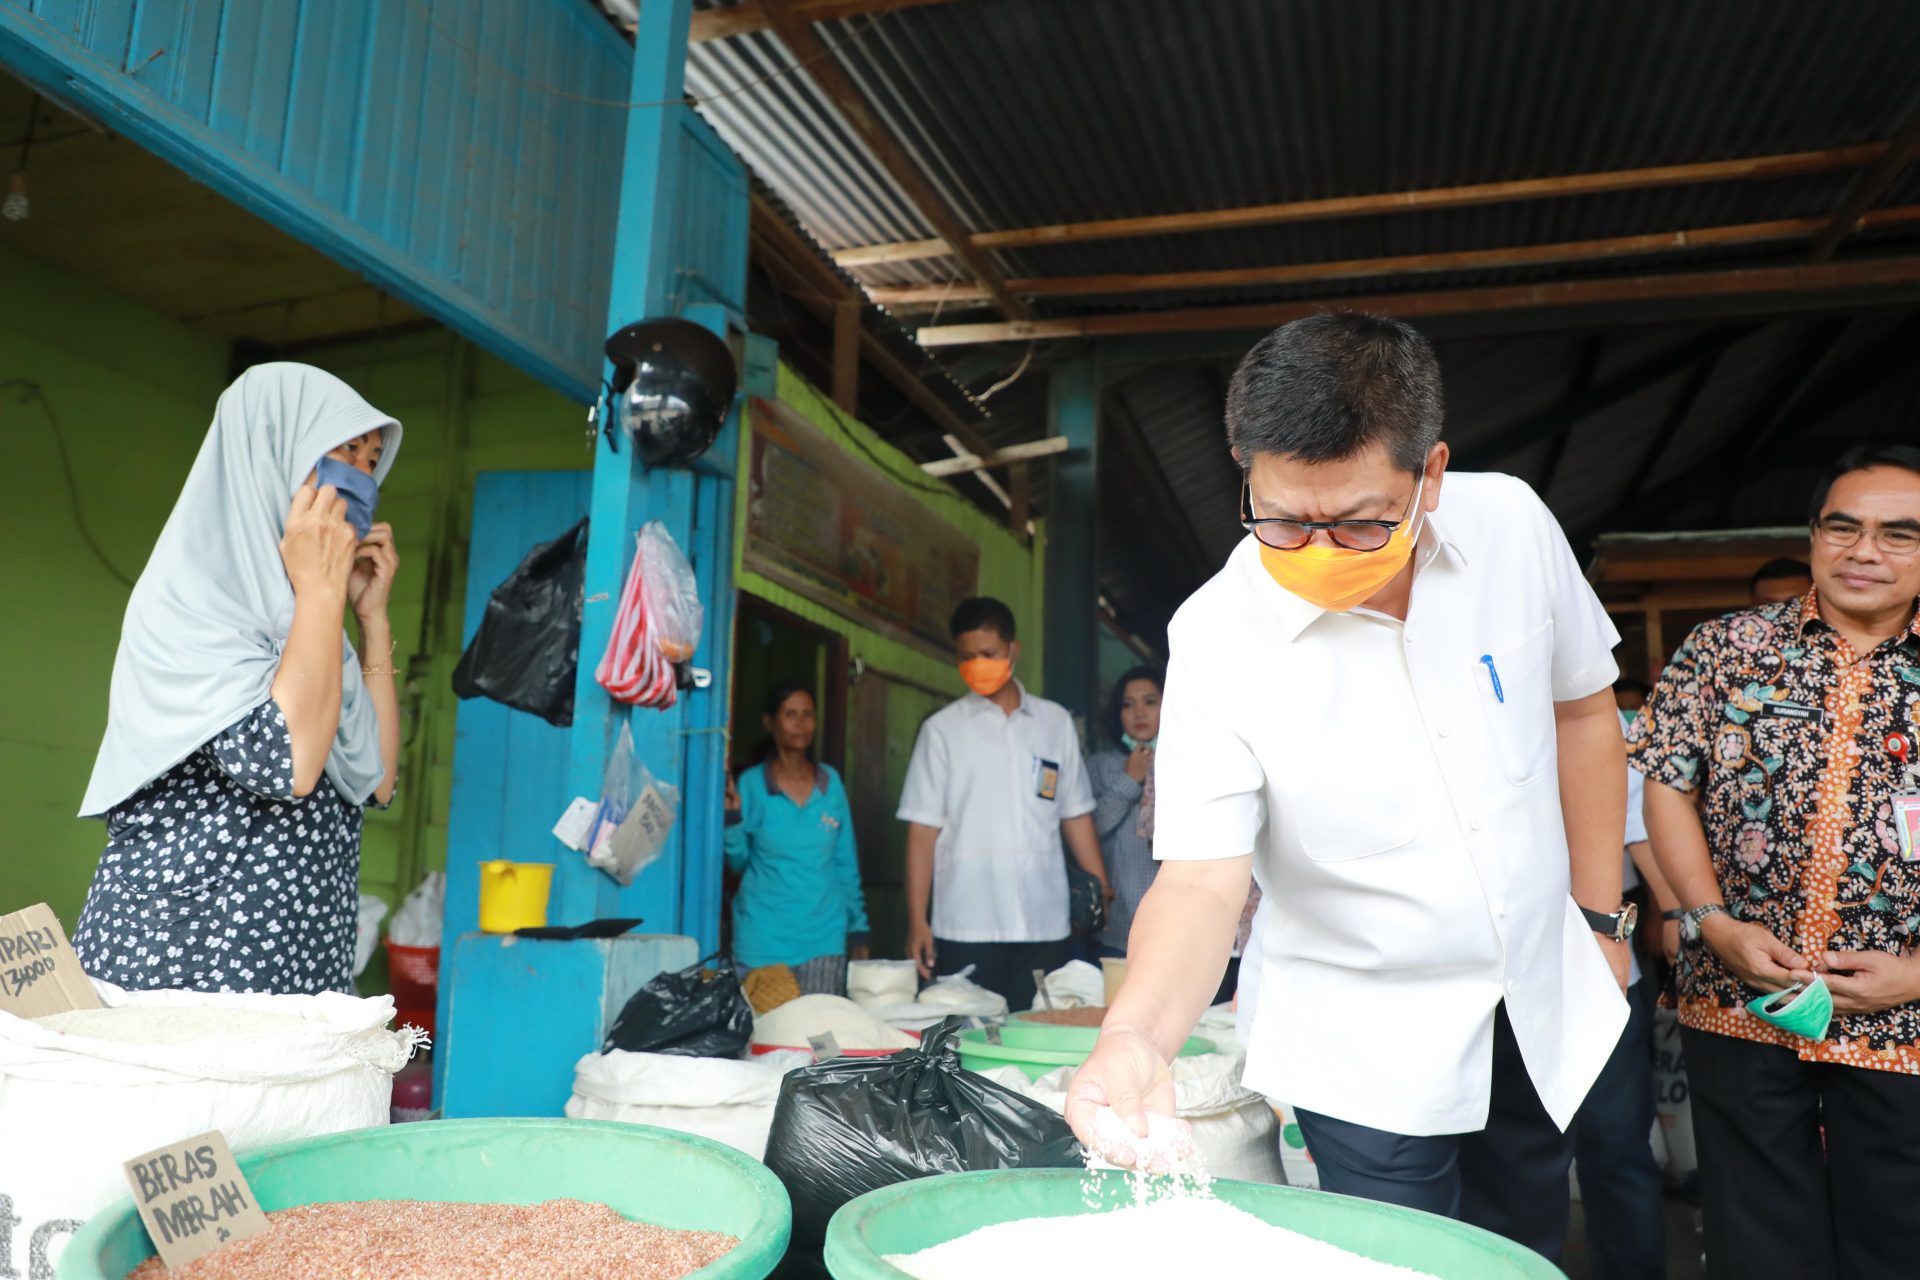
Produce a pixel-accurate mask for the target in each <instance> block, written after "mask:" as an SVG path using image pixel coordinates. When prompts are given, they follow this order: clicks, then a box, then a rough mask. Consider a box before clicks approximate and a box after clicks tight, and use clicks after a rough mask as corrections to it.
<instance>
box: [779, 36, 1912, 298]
mask: <svg viewBox="0 0 1920 1280" xmlns="http://www.w3.org/2000/svg"><path fill="white" fill-rule="evenodd" d="M794 52H795V53H796V54H798V52H799V51H798V50H795V51H794ZM1886 152H1887V144H1886V143H1884V142H1865V143H1860V144H1857V145H1855V146H1847V147H1829V148H1826V149H1824V150H1820V151H1795V152H1789V153H1786V154H1782V155H1769V156H1750V157H1747V158H1744V159H1738V160H1707V161H1702V162H1699V163H1695V164H1669V165H1656V166H1653V167H1650V168H1641V169H1611V170H1604V171H1602V172H1599V173H1577V174H1567V175H1563V176H1560V177H1553V178H1519V179H1514V180H1512V181H1507V182H1478V183H1472V184H1469V185H1466V186H1455V187H1425V188H1421V189H1418V190H1414V191H1387V192H1380V193H1377V194H1372V195H1361V196H1334V197H1331V198H1328V199H1322V200H1292V201H1287V202H1284V203H1281V204H1256V205H1245V206H1242V207H1239V208H1233V209H1206V210H1199V211H1195V212H1191V213H1169V214H1157V215H1153V216H1150V217H1144V218H1107V219H1102V220H1099V221H1093V222H1063V223H1055V224H1052V225H1049V226H1040V227H1020V228H1016V229H1012V230H1006V231H982V232H979V233H977V234H975V235H974V236H972V237H971V245H972V247H973V248H975V249H1027V248H1032V247H1034V246H1035V245H1045V244H1069V243H1076V242H1081V241H1087V240H1121V239H1128V238H1131V237H1135V236H1163V235H1176V234H1179V233H1183V232H1189V231H1226V230H1233V229H1237V228H1243V227H1267V226H1277V225H1280V224H1283V223H1289V222H1317V221H1322V220H1326V219H1332V218H1359V217H1367V216H1370V215H1373V214H1387V213H1418V212H1421V211H1422V210H1429V209H1461V208H1467V207H1469V206H1472V205H1483V204H1500V203H1503V202H1506V201H1512V200H1543V199H1556V198H1561V197H1566V196H1589V195H1600V194H1603V193H1606V192H1612V191H1645V190H1651V189H1653V188H1656V187H1678V186H1687V185H1690V184H1693V183H1707V182H1753V181H1759V180H1764V179H1768V178H1797V177H1804V176H1805V175H1807V174H1813V173H1830V172H1832V171H1834V170H1836V169H1858V168H1860V167H1861V166H1862V165H1868V164H1872V163H1873V162H1874V161H1876V160H1878V159H1880V158H1881V157H1882V156H1883V155H1885V154H1886ZM941 234H942V235H944V234H946V233H945V232H944V231H943V232H941ZM948 252H949V248H948V246H947V243H946V242H945V241H943V240H908V241H901V242H899V243H895V244H877V245H862V246H860V247H858V248H852V249H840V250H837V251H836V252H835V253H834V255H833V260H834V261H835V262H837V263H838V264H839V265H841V266H843V267H864V266H876V265H879V264H881V263H887V262H906V261H912V260H916V259H920V258H937V257H943V256H945V255H946V254H947V253H948Z"/></svg>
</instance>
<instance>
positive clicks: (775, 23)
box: [760, 0, 1031, 319]
mask: <svg viewBox="0 0 1920 1280" xmlns="http://www.w3.org/2000/svg"><path fill="white" fill-rule="evenodd" d="M760 8H761V9H762V10H764V11H765V13H766V15H767V18H768V21H769V22H770V23H771V24H772V28H773V31H774V33H775V34H776V35H778V36H779V37H780V40H781V42H782V43H783V44H785V45H786V46H787V51H788V52H789V53H791V54H793V56H794V58H795V59H797V60H798V61H799V62H800V63H802V64H803V65H804V66H805V67H806V69H807V74H808V75H809V76H811V77H812V78H813V82H814V83H815V84H816V85H818V86H819V87H820V91H821V92H822V93H824V94H826V95H827V98H828V99H829V100H830V101H831V102H832V103H833V105H834V106H835V107H836V108H837V109H838V110H839V112H840V115H841V118H842V119H844V120H845V121H846V123H847V127H848V128H849V129H851V130H852V131H853V132H854V134H855V135H856V136H857V137H858V138H859V139H860V141H862V142H864V143H865V144H866V146H867V149H868V150H869V151H871V152H872V153H873V157H874V159H876V160H878V161H879V162H880V167H881V168H883V169H885V170H886V171H887V173H888V175H889V176H891V177H892V178H893V180H894V182H895V183H896V184H897V185H898V186H899V187H900V190H901V192H902V193H903V194H904V195H905V196H906V197H907V199H908V200H909V201H911V202H912V203H913V205H914V207H915V208H917V209H918V210H919V211H920V215H921V216H922V217H924V218H925V219H926V220H927V222H928V223H929V224H930V225H931V226H932V227H933V229H934V230H935V231H936V232H938V233H939V234H940V236H941V237H942V238H943V239H945V240H946V241H947V242H948V243H949V244H951V245H952V246H953V252H954V253H955V254H956V255H957V256H958V257H959V259H960V261H961V263H962V264H963V265H965V267H966V268H967V270H968V271H969V272H970V273H972V275H973V278H974V279H975V280H978V281H979V282H980V283H981V285H982V286H984V287H985V289H986V290H987V292H988V293H989V294H991V295H992V296H993V300H994V303H995V305H997V306H998V307H999V309H1000V311H1001V313H1002V314H1003V315H1006V316H1009V317H1012V318H1014V319H1024V318H1025V317H1026V316H1028V315H1030V314H1031V312H1030V311H1029V310H1028V308H1027V304H1026V303H1024V302H1022V301H1021V300H1020V299H1019V298H1017V297H1015V296H1014V295H1013V294H1011V293H1009V292H1007V289H1006V286H1005V285H1003V284H1002V283H1001V281H1000V272H999V270H998V269H997V268H996V267H995V266H994V265H993V263H992V262H991V261H990V260H989V259H988V257H987V255H986V253H985V252H984V251H982V250H980V249H977V248H975V247H974V246H973V245H972V244H971V243H970V240H969V236H970V233H969V232H968V230H967V228H966V227H965V226H964V225H963V224H962V223H961V221H960V217H959V215H958V214H956V213H955V212H954V211H953V209H952V208H951V207H950V206H949V205H948V204H947V201H946V198H945V197H944V196H942V195H941V194H940V192H939V191H937V190H935V188H934V185H933V183H931V182H930V181H928V180H927V176H926V175H925V174H923V173H922V172H920V166H919V165H918V164H917V163H915V161H914V159H913V157H912V156H910V155H908V154H907V149H906V148H905V147H903V146H901V145H900V140H899V139H897V138H895V137H894V136H893V130H892V129H890V128H888V127H887V125H886V124H885V123H883V122H882V121H881V119H880V117H879V115H878V114H877V113H875V111H874V110H873V108H872V106H871V105H870V104H869V103H868V102H867V98H866V95H865V94H864V93H862V92H861V91H860V89H859V87H858V86H857V85H855V84H854V83H853V77H851V76H849V75H848V74H847V73H846V71H845V70H844V69H843V68H842V67H841V66H840V63H839V62H838V61H837V60H836V59H835V58H834V56H833V52H832V50H830V49H829V48H828V47H827V46H826V45H825V44H824V43H822V42H821V39H820V37H819V36H817V35H815V34H814V30H813V27H812V26H811V25H809V23H810V20H809V19H807V18H805V17H803V16H802V15H801V13H800V10H799V7H798V4H797V3H796V0H760Z"/></svg>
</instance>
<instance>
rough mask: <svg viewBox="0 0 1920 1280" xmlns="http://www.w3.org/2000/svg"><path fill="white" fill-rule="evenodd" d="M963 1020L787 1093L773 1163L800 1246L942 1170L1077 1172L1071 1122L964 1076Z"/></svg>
mask: <svg viewBox="0 0 1920 1280" xmlns="http://www.w3.org/2000/svg"><path fill="white" fill-rule="evenodd" d="M958 1034H959V1028H958V1024H957V1023H951V1022H950V1023H947V1024H944V1025H942V1026H941V1027H939V1028H938V1029H936V1030H934V1031H930V1032H928V1034H927V1037H926V1039H925V1040H924V1041H923V1042H922V1047H921V1048H919V1049H917V1050H916V1049H905V1050H902V1051H901V1052H899V1053H896V1054H894V1055H892V1056H891V1057H886V1058H839V1059H835V1060H834V1061H832V1062H823V1063H819V1064H817V1065H814V1066H810V1067H803V1068H802V1069H800V1070H798V1071H795V1072H793V1073H792V1074H790V1075H788V1076H787V1078H786V1079H785V1081H783V1082H782V1084H781V1086H780V1102H779V1106H778V1107H777V1108H776V1109H775V1111H774V1117H773V1131H772V1132H771V1133H770V1134H769V1135H768V1138H767V1152H766V1163H767V1167H768V1168H769V1169H772V1170H773V1171H774V1173H776V1174H778V1175H779V1177H780V1181H781V1182H783V1183H785V1184H786V1187H787V1191H788V1193H789V1194H790V1195H792V1197H793V1247H794V1250H795V1251H796V1252H797V1253H800V1254H803V1255H807V1254H818V1252H819V1250H820V1248H821V1246H822V1245H823V1244H824V1243H825V1240H826V1232H827V1222H828V1220H829V1219H831V1218H832V1217H833V1215H834V1214H835V1213H836V1212H837V1211H838V1210H839V1209H840V1207H841V1206H842V1205H844V1204H846V1203H847V1202H848V1201H849V1200H852V1199H854V1198H855V1197H857V1196H862V1195H865V1194H866V1193H867V1192H869V1191H873V1190H877V1189H878V1188H880V1187H887V1186H892V1185H893V1184H895V1183H897V1182H906V1181H909V1180H910V1179H913V1178H925V1177H929V1176H931V1175H933V1174H937V1173H966V1172H968V1171H971V1170H977V1169H1077V1168H1080V1167H1081V1162H1082V1152H1081V1150H1080V1145H1079V1143H1077V1142H1075V1141H1074V1137H1073V1132H1072V1130H1070V1129H1068V1128H1067V1122H1066V1121H1065V1120H1064V1119H1063V1118H1061V1116H1060V1115H1059V1114H1057V1113H1056V1112H1054V1111H1052V1110H1051V1109H1049V1108H1047V1107H1044V1106H1042V1105H1040V1104H1039V1103H1037V1102H1033V1101H1031V1100H1029V1099H1027V1098H1024V1097H1021V1096H1020V1095H1019V1094H1017V1093H1015V1092H1013V1091H1012V1090H1011V1089H1005V1088H1002V1087H1001V1086H999V1085H997V1084H994V1083H993V1082H992V1081H990V1080H988V1079H986V1078H985V1077H983V1076H979V1075H976V1074H975V1073H973V1072H971V1071H966V1070H963V1069H962V1068H961V1066H960V1055H959V1053H958V1052H957V1050H956V1049H955V1047H954V1038H955V1037H956V1036H957V1035H958Z"/></svg>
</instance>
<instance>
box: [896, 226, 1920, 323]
mask: <svg viewBox="0 0 1920 1280" xmlns="http://www.w3.org/2000/svg"><path fill="white" fill-rule="evenodd" d="M1828 221H1829V220H1828V219H1827V218H1825V217H1818V218H1782V219H1778V220H1776V221H1772V222H1746V223H1739V224H1736V225H1732V226H1720V227H1700V228H1696V229H1694V230H1691V231H1663V232H1656V233H1652V234H1648V235H1634V236H1611V237H1608V238H1606V239H1601V240H1572V241H1565V242H1562V243H1559V244H1536V245H1515V246H1510V247H1507V248H1500V249H1466V250H1459V251H1455V252H1451V253H1410V254H1400V255H1398V256H1395V257H1387V258H1351V259H1347V260H1345V261H1339V262H1294V263H1287V264H1285V265H1282V266H1273V267H1234V268H1229V269H1227V270H1222V271H1167V272H1160V273H1156V274H1152V275H1102V276H1052V277H1038V278H1033V279H1012V280H1008V281H1007V288H1008V289H1010V290H1011V291H1013V292H1014V293H1017V294H1020V295H1022V296H1023V297H1034V298H1061V297H1073V296H1080V295H1086V294H1126V293H1155V292H1160V291H1164V290H1173V289H1182V290H1202V289H1232V288H1246V287H1249V286H1255V285H1282V284H1302V283H1311V282H1314V281H1318V280H1360V279H1367V278H1369V277H1377V276H1394V275H1423V274H1427V273H1430V272H1439V271H1492V270H1498V269H1501V268H1506V267H1538V266H1551V265H1556V264H1564V263H1572V262H1594V261H1603V260H1605V259H1608V258H1623V257H1640V256H1647V255H1655V254H1663V253H1678V252H1684V251H1686V250H1689V249H1708V248H1723V247H1726V246H1729V245H1747V244H1766V243H1769V242H1774V241H1781V240H1802V239H1806V238H1808V237H1810V236H1814V235H1817V234H1819V233H1820V232H1821V231H1822V230H1824V229H1825V228H1826V227H1827V225H1828ZM1857 221H1858V222H1859V223H1860V225H1861V226H1863V227H1880V226H1902V225H1906V224H1909V223H1915V222H1920V205H1903V206H1901V207H1899V208H1895V209H1879V210H1875V211H1873V212H1871V213H1868V214H1865V215H1863V216H1862V217H1860V218H1858V219H1857ZM867 296H868V297H870V298H871V299H873V301H874V302H876V303H878V304H880V305H881V306H883V307H899V306H912V305H918V304H928V303H939V302H949V303H953V302H984V301H986V300H987V297H988V295H987V292H986V290H984V289H982V288H981V287H980V286H978V285H974V284H938V285H910V286H901V287H894V288H887V287H881V288H873V289H869V290H867Z"/></svg>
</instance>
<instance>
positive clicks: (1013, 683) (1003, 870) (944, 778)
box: [898, 598, 1219, 1010]
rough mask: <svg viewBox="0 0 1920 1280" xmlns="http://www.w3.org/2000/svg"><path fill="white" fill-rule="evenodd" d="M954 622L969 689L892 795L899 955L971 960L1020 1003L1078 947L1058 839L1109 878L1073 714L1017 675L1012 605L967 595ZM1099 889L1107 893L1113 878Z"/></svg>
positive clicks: (927, 970) (986, 982) (984, 979)
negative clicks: (901, 874) (902, 832)
mask: <svg viewBox="0 0 1920 1280" xmlns="http://www.w3.org/2000/svg"><path fill="white" fill-rule="evenodd" d="M949 630H950V631H951V633H952V635H953V650H954V658H955V660H956V661H957V662H958V663H959V667H960V678H961V680H962V681H964V682H965V683H966V686H967V688H969V689H971V690H972V692H971V693H970V694H968V695H967V696H966V697H964V698H962V699H960V700H959V701H958V702H955V703H952V704H950V705H949V706H946V707H943V708H942V709H941V710H939V711H937V712H935V713H934V714H933V715H932V716H929V717H928V718H927V722H926V723H925V724H923V725H921V726H920V737H919V739H918V740H917V741H916V742H915V743H914V745H913V760H912V761H911V762H910V763H909V764H908V766H907V782H906V786H905V788H903V789H902V791H901V794H900V811H899V815H898V816H899V818H900V820H901V821H902V822H905V823H907V824H908V826H907V954H908V955H910V956H912V957H913V959H914V960H915V961H917V962H918V963H919V966H920V976H921V977H923V978H931V977H934V976H936V975H938V976H944V975H946V974H951V973H958V972H960V970H962V969H964V968H966V967H967V966H969V965H971V966H972V967H973V981H975V982H977V983H979V984H980V985H981V986H983V987H985V988H987V989H988V990H989V991H996V992H998V993H1000V994H1001V995H1003V996H1005V997H1006V998H1007V1004H1008V1006H1009V1007H1011V1008H1013V1009H1015V1010H1023V1009H1028V1008H1031V1007H1032V1005H1033V999H1034V982H1033V973H1034V970H1036V969H1039V970H1042V971H1045V972H1052V971H1053V970H1055V969H1057V968H1059V967H1060V966H1061V965H1064V964H1066V963H1067V961H1069V960H1071V959H1072V958H1073V937H1072V920H1071V914H1070V912H1069V909H1068V903H1067V866H1066V860H1065V859H1064V858H1063V857H1062V856H1061V852H1060V845H1061V840H1062V838H1064V839H1065V841H1066V846H1067V849H1068V851H1069V852H1071V854H1072V855H1073V859H1074V861H1075V862H1077V863H1079V864H1080V866H1081V867H1082V868H1084V869H1085V870H1086V871H1087V872H1088V873H1090V874H1091V875H1093V876H1094V877H1096V878H1097V879H1098V880H1099V881H1100V883H1101V885H1102V887H1103V888H1104V887H1106V885H1107V872H1106V866H1105V863H1104V862H1103V860H1102V859H1101V857H1100V839H1099V836H1098V835H1097V834H1096V833H1095V832H1094V829H1093V817H1092V814H1093V789H1092V787H1091V786H1090V785H1089V783H1088V781H1087V771H1086V767H1085V765H1084V764H1082V762H1081V759H1080V739H1079V736H1078V735H1077V734H1076V733H1075V732H1074V728H1073V717H1072V716H1071V715H1069V714H1067V709H1066V708H1065V707H1062V706H1061V705H1059V704H1058V703H1055V702H1048V701H1047V700H1046V699H1045V698H1036V697H1034V696H1033V695H1032V694H1030V693H1028V692H1027V691H1026V689H1025V688H1024V687H1023V686H1022V685H1021V683H1020V682H1019V681H1018V680H1016V679H1015V678H1014V675H1013V672H1014V667H1015V666H1016V665H1017V664H1018V662H1019V661H1020V642H1019V641H1018V640H1017V639H1016V638H1015V631H1014V620H1013V611H1012V610H1011V609H1009V608H1007V606H1006V605H1004V604H1002V603H1000V601H998V600H991V599H985V598H981V599H975V600H968V601H966V602H965V603H963V604H962V605H961V606H960V607H959V608H958V609H956V610H955V611H954V614H953V621H952V623H951V624H950V625H949ZM1106 893H1107V898H1108V899H1109V900H1111V899H1112V897H1113V891H1112V889H1110V888H1108V889H1107V890H1106ZM929 905H931V912H929ZM1214 981H1215V982H1216V983H1217V982H1218V981H1219V974H1215V975H1214Z"/></svg>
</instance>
